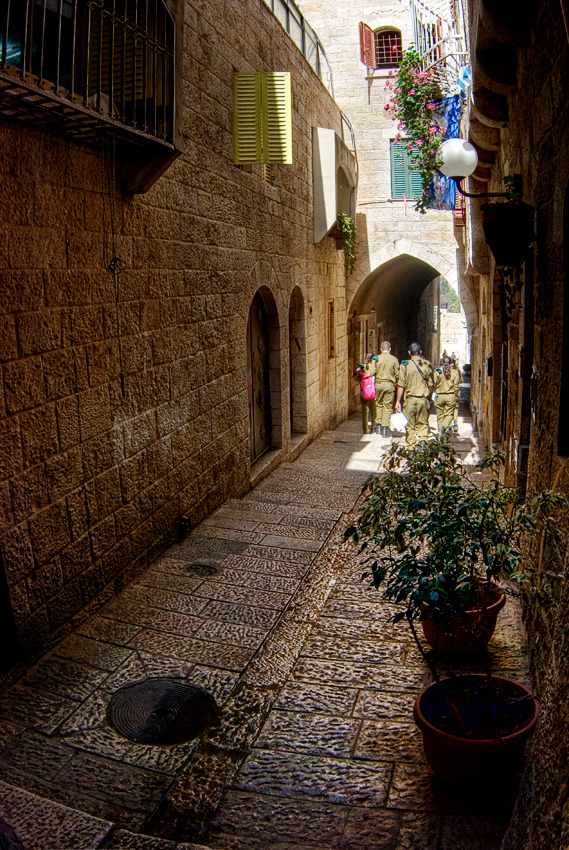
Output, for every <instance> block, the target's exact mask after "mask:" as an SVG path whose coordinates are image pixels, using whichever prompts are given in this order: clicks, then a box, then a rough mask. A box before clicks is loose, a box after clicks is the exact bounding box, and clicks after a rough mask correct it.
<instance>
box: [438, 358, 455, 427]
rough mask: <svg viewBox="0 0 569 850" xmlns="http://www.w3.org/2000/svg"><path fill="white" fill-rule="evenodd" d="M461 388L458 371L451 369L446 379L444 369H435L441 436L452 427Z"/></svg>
mask: <svg viewBox="0 0 569 850" xmlns="http://www.w3.org/2000/svg"><path fill="white" fill-rule="evenodd" d="M459 386H460V381H459V378H458V370H457V369H451V370H450V375H449V377H448V378H445V375H444V372H443V370H442V369H435V392H436V394H437V396H436V398H435V410H436V412H437V428H438V430H439V434H444V432H445V431H446V430H447V429H448V428H450V427H451V425H452V420H453V416H454V409H455V404H456V401H457V393H458V391H459V390H458V388H459Z"/></svg>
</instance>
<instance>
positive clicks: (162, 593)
mask: <svg viewBox="0 0 569 850" xmlns="http://www.w3.org/2000/svg"><path fill="white" fill-rule="evenodd" d="M195 586H196V587H197V586H198V583H197V582H196V583H195ZM192 589H193V590H195V587H194V588H192ZM128 598H129V599H130V600H136V602H137V603H138V604H144V605H148V606H149V607H152V608H163V609H164V610H166V611H176V612H178V613H180V614H193V615H198V614H199V613H200V609H201V607H202V603H201V602H200V600H199V599H196V598H195V597H194V596H191V595H190V594H189V593H187V592H184V587H183V586H182V587H178V588H177V589H176V591H173V590H168V589H167V588H155V587H146V586H143V585H141V584H136V585H134V586H133V587H132V588H131V590H130V592H129V595H128Z"/></svg>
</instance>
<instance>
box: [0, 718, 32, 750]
mask: <svg viewBox="0 0 569 850" xmlns="http://www.w3.org/2000/svg"><path fill="white" fill-rule="evenodd" d="M25 729H26V727H25V726H23V725H22V724H21V723H14V722H12V721H11V720H4V719H3V720H2V723H0V753H1V752H2V750H5V749H6V747H8V746H10V744H11V742H12V741H13V739H14V738H16V737H17V736H18V735H21V734H22V732H24V731H25Z"/></svg>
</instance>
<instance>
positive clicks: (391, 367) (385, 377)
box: [375, 341, 399, 437]
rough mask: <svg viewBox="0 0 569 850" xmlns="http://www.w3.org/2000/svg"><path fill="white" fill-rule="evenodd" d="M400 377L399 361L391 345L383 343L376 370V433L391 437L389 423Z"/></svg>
mask: <svg viewBox="0 0 569 850" xmlns="http://www.w3.org/2000/svg"><path fill="white" fill-rule="evenodd" d="M398 375H399V360H398V359H397V357H394V356H393V355H392V354H391V343H390V342H387V341H386V342H382V343H381V346H380V354H379V357H378V358H377V363H376V368H375V389H376V392H377V395H376V398H375V406H376V412H377V418H376V428H375V433H376V434H381V436H382V437H389V423H390V420H391V414H392V413H393V401H394V399H395V384H396V383H397V377H398Z"/></svg>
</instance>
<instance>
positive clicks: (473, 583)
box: [345, 437, 567, 781]
mask: <svg viewBox="0 0 569 850" xmlns="http://www.w3.org/2000/svg"><path fill="white" fill-rule="evenodd" d="M503 462H504V455H503V454H502V453H501V452H499V451H497V450H494V451H493V452H492V453H490V454H489V455H488V456H487V457H485V458H483V459H482V460H481V461H479V463H478V464H477V465H476V466H475V467H474V468H473V469H472V470H471V471H470V472H469V471H468V470H467V469H466V468H465V467H464V466H463V464H462V463H461V462H460V461H459V459H458V457H457V455H456V453H455V451H454V450H453V448H452V447H451V445H450V443H449V441H448V439H447V438H445V437H443V438H440V439H437V440H431V441H428V442H427V443H426V444H425V446H424V448H422V449H419V450H412V449H408V448H407V447H405V446H398V445H397V444H393V445H392V446H391V449H390V450H389V452H388V453H387V455H386V457H385V460H384V466H385V472H384V473H383V474H380V475H377V476H372V477H371V478H370V479H368V481H367V482H366V484H365V485H364V492H365V500H364V503H363V506H362V509H361V511H360V514H359V516H358V518H357V520H356V521H355V522H354V523H353V524H352V525H350V527H349V528H347V529H346V532H345V538H346V539H351V540H352V541H354V542H355V543H358V544H359V551H360V553H361V554H362V555H363V561H362V563H363V565H364V566H365V568H366V572H365V573H364V578H368V579H369V578H371V583H372V585H373V586H374V587H376V588H377V589H378V590H380V591H381V593H382V596H383V598H384V599H385V600H387V601H389V602H391V603H395V604H396V605H397V606H399V607H400V610H399V611H398V612H397V613H396V614H394V615H393V617H392V619H393V621H394V622H400V621H405V622H407V624H408V625H409V627H410V629H411V632H412V634H413V637H414V639H415V642H416V644H417V647H418V648H419V651H420V652H421V654H422V655H423V658H424V659H425V661H426V663H427V664H428V666H429V668H430V670H431V673H432V675H433V678H434V680H435V681H434V684H433V685H430V686H429V688H427V689H425V691H424V692H423V693H422V694H421V695H420V696H419V698H418V700H417V703H416V706H415V711H414V716H415V720H416V722H417V724H418V725H419V727H420V729H421V731H422V732H423V737H424V746H425V752H426V755H427V758H428V760H429V763H430V764H431V766H432V767H433V769H434V770H435V772H436V773H437V774H438V775H439V776H442V777H443V778H444V779H447V780H451V779H452V780H453V781H455V780H456V779H460V778H464V769H465V767H466V768H467V769H468V771H469V776H468V778H469V779H470V780H474V781H477V780H480V779H481V778H482V776H485V777H486V771H487V770H488V769H490V770H492V771H493V772H495V773H497V774H499V773H503V772H504V771H505V770H508V769H510V768H511V767H512V765H513V763H514V762H515V757H516V756H517V755H519V754H520V752H521V751H522V750H523V746H524V745H525V741H526V740H527V737H528V736H529V734H531V731H532V730H533V727H534V726H535V722H536V719H537V712H538V707H537V702H536V701H535V700H534V699H533V698H532V696H531V694H530V693H529V692H528V691H527V689H526V688H524V687H523V686H522V685H518V684H517V683H513V682H508V680H503V679H501V678H500V677H493V676H491V675H490V673H489V672H488V674H487V676H484V675H482V676H480V675H478V676H459V677H456V678H453V679H441V678H440V676H439V674H438V671H437V668H436V666H435V663H434V657H436V656H437V653H440V652H449V651H453V652H457V651H458V652H460V653H462V654H464V653H467V654H468V653H472V652H481V651H483V650H484V649H485V647H486V645H487V643H488V641H489V639H490V637H491V634H492V631H493V628H494V626H495V623H496V617H497V614H498V611H499V609H500V608H501V607H502V606H503V604H504V601H505V596H504V591H506V592H512V593H513V592H514V590H513V586H515V584H513V583H517V585H518V587H519V588H520V590H521V591H523V590H524V588H525V587H526V586H527V584H528V583H531V571H530V570H529V568H528V567H527V564H525V562H524V559H523V558H522V541H523V539H531V538H532V537H534V536H535V535H536V534H537V533H538V532H540V531H541V530H544V531H545V530H549V531H551V532H553V531H554V528H555V514H556V512H558V511H559V510H561V509H562V508H563V507H566V506H567V501H566V500H565V499H564V497H563V496H561V495H556V494H554V493H551V492H549V491H548V492H545V493H540V494H536V495H534V496H530V497H528V498H526V499H522V497H521V496H520V494H519V492H518V491H517V490H515V489H514V488H511V487H507V486H506V485H504V484H503V483H502V482H501V481H500V476H499V471H500V468H501V466H502V465H503ZM500 581H502V582H505V581H507V585H506V586H504V585H502V586H500V584H499V582H500ZM419 623H421V624H423V628H424V633H425V637H426V639H427V640H428V641H429V642H430V643H431V645H432V646H433V648H434V652H432V651H429V652H428V651H426V650H425V648H424V646H423V644H422V642H421V640H420V638H419V635H418V631H417V624H419ZM506 721H507V722H506ZM522 730H523V731H522ZM434 741H435V742H434ZM464 741H466V742H468V745H469V746H471V747H472V746H474V751H473V752H470V751H469V753H468V755H465V754H464V752H463V744H464ZM457 742H458V743H457ZM441 743H442V747H443V749H442V753H441V754H439V752H438V746H439V745H440V744H441ZM435 751H436V752H435ZM490 756H491V757H492V759H494V757H495V756H497V757H498V764H493V765H492V767H490V768H488V758H489V757H490Z"/></svg>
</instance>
